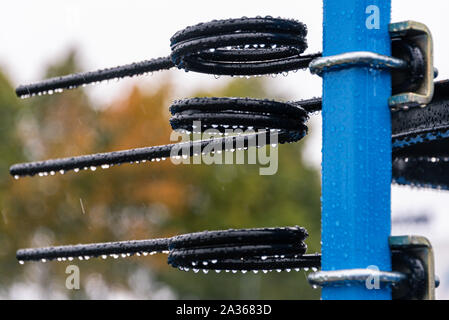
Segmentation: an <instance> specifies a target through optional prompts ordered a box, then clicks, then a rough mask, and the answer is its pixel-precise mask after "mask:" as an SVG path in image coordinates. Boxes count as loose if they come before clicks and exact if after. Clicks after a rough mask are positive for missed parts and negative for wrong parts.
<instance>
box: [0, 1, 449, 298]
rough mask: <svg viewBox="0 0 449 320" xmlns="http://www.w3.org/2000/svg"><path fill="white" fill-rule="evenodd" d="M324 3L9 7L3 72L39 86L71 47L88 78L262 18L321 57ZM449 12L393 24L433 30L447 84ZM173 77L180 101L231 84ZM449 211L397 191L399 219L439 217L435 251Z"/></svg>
mask: <svg viewBox="0 0 449 320" xmlns="http://www.w3.org/2000/svg"><path fill="white" fill-rule="evenodd" d="M321 3H322V2H321V1H318V0H308V1H306V0H303V1H299V0H296V1H287V0H276V1H273V0H258V1H242V0H239V1H237V0H227V1H210V0H209V1H205V0H200V1H198V0H191V1H175V0H172V1H148V0H145V1H138V0H127V1H113V0H95V1H89V0H76V1H73V0H65V1H58V0H39V1H33V0H14V1H4V3H2V6H1V10H0V66H1V67H2V69H3V70H6V72H7V73H8V74H9V76H10V77H11V78H12V80H13V81H14V84H15V85H18V84H25V83H29V82H33V81H37V80H39V79H41V78H42V74H43V71H44V70H45V69H46V66H47V65H48V64H50V63H52V61H54V60H57V59H59V58H61V57H62V56H64V55H65V54H66V53H67V51H68V50H69V49H70V48H71V47H76V48H77V49H78V51H79V53H80V60H81V62H82V66H83V68H84V70H86V71H87V70H94V69H97V68H103V67H112V66H116V65H120V64H126V63H130V62H135V61H140V60H145V59H149V58H154V57H159V56H166V55H168V54H169V52H170V48H169V38H170V37H171V35H173V34H174V33H175V32H176V31H178V30H180V29H183V28H184V27H186V26H188V25H192V24H196V23H198V22H206V21H209V20H212V19H221V18H230V17H241V16H248V17H251V16H256V15H261V16H265V15H271V16H275V17H277V16H281V17H285V18H295V19H298V20H300V21H302V22H304V23H305V24H307V26H308V28H309V36H308V42H309V50H308V52H316V51H321V38H322V36H321V33H322V27H321V23H322V4H321ZM448 12H449V1H446V0H430V1H423V0H394V1H393V10H392V21H402V20H409V19H411V20H417V21H420V22H423V23H425V24H427V25H428V26H429V28H430V29H431V30H432V33H433V37H434V46H435V65H436V67H437V68H438V69H439V71H440V76H439V79H448V78H449V59H448V57H449V42H448V41H447V34H448V32H449V20H448V19H447V14H448ZM170 73H171V75H172V78H173V79H174V80H175V85H176V87H177V89H178V92H177V94H178V95H179V97H182V96H183V95H185V94H186V93H188V92H189V91H190V90H191V89H193V88H199V87H203V88H204V87H205V86H206V87H209V86H214V85H219V84H222V83H223V81H226V78H223V77H222V78H220V79H219V80H216V79H214V77H213V76H209V75H201V74H196V73H193V72H189V73H187V74H186V73H184V72H183V71H179V70H173V71H170ZM160 76H161V75H160V74H157V75H154V76H152V77H148V78H142V77H141V78H137V79H129V80H124V81H121V82H120V83H118V84H105V85H100V86H97V87H95V88H89V90H90V95H91V97H92V99H97V100H99V101H101V102H103V103H108V102H109V101H111V100H113V99H114V97H115V96H117V95H119V94H120V91H121V90H123V89H124V88H126V87H129V86H130V85H132V84H134V83H136V81H139V82H140V83H144V84H145V85H146V86H151V84H154V83H155V82H156V81H157V79H158V77H160ZM270 81H271V83H272V85H273V91H274V92H278V93H284V94H286V95H288V96H290V97H291V98H292V99H301V98H307V97H314V96H320V95H321V79H320V78H318V77H316V76H312V75H311V74H310V73H309V72H298V73H296V74H292V75H289V76H288V77H282V76H281V77H278V78H276V79H273V80H270ZM320 121H321V119H320V117H319V116H317V117H315V119H313V120H312V122H313V124H314V126H312V130H311V131H312V133H311V135H312V139H310V142H309V145H308V148H307V153H306V155H307V157H308V159H311V160H310V162H311V163H312V164H313V165H316V166H319V165H320V160H321V159H320V158H321V153H320V152H321V144H320V140H321V132H320ZM448 204H449V192H438V191H422V190H411V189H409V188H404V187H395V186H393V191H392V209H393V213H394V215H401V214H407V213H408V212H414V213H416V212H419V211H421V210H423V211H432V212H434V213H435V214H436V215H435V219H434V221H433V222H432V225H434V226H435V228H432V230H431V232H428V233H429V234H428V236H429V237H430V239H431V240H432V241H433V242H434V244H436V246H437V247H438V243H441V244H443V243H446V246H447V244H449V237H448V235H447V231H446V230H447V229H448V226H449V212H446V211H447V208H448ZM394 231H395V230H394ZM401 231H402V230H401ZM418 232H419V230H418ZM423 232H424V230H423ZM435 242H437V243H435ZM441 248H442V249H441V250H440V252H441V254H442V255H444V252H446V250H444V249H443V248H445V246H442V247H441ZM443 250H444V252H443ZM437 259H438V248H437ZM445 261H446V262H445V264H446V265H445V267H444V268H445V272H446V273H448V274H449V262H448V261H449V256H446V258H445ZM442 289H443V288H442ZM446 292H447V289H446ZM448 294H449V293H448Z"/></svg>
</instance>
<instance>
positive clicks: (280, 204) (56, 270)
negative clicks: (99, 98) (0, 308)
mask: <svg viewBox="0 0 449 320" xmlns="http://www.w3.org/2000/svg"><path fill="white" fill-rule="evenodd" d="M75 71H78V68H77V64H76V56H75V54H74V53H71V54H70V55H69V56H68V58H67V59H65V60H64V61H62V62H61V63H59V64H57V65H54V66H52V67H50V68H49V71H48V74H47V76H55V75H59V74H67V73H71V72H75ZM151 85H152V86H154V84H153V83H152V84H151ZM265 85H266V80H261V79H251V80H246V79H237V80H232V81H229V82H226V83H225V85H224V87H223V88H222V89H220V90H217V91H214V92H197V93H196V94H195V95H194V96H210V95H215V96H251V97H269V93H268V92H267V90H266V88H265ZM172 100H173V93H172V87H171V84H170V81H169V80H168V79H166V78H165V79H164V78H163V79H162V81H161V83H160V84H159V85H158V87H157V89H156V90H155V89H154V87H153V88H151V90H150V89H149V88H148V89H147V88H145V87H134V88H133V89H132V90H131V91H130V92H127V93H124V95H123V97H122V98H121V99H119V100H118V101H116V102H115V103H113V104H112V105H111V106H110V107H109V108H106V109H102V108H100V107H99V106H98V105H95V104H93V103H92V102H90V101H89V99H88V98H87V96H86V95H85V94H84V92H83V90H82V89H79V90H71V91H67V92H64V93H63V94H57V95H51V96H42V97H35V98H32V99H28V100H24V101H20V100H18V99H16V98H15V97H14V94H13V88H12V87H11V85H10V84H8V82H7V80H6V79H5V78H4V77H3V76H0V108H1V109H0V116H1V118H0V124H1V125H2V127H1V128H0V130H1V131H0V132H1V135H2V140H3V141H4V144H3V145H1V146H0V148H1V149H0V150H1V151H3V152H2V157H1V158H0V169H1V172H0V188H1V189H0V201H1V210H2V216H3V219H2V221H1V224H0V238H3V239H2V240H4V241H2V243H6V245H4V246H3V247H2V248H1V249H0V270H1V271H0V297H1V296H4V297H17V296H19V297H40V298H45V297H47V298H58V297H69V298H126V297H134V298H173V297H178V298H203V299H204V298H209V299H213V298H223V299H229V298H253V299H258V298H263V299H270V298H272V299H305V298H318V297H319V292H318V291H317V290H313V289H311V288H310V286H308V285H307V284H306V280H305V274H304V272H302V271H301V272H299V273H296V272H293V273H286V272H282V273H276V272H273V273H270V274H257V275H255V274H252V273H251V274H245V275H242V274H226V273H220V274H215V273H212V272H211V273H208V274H194V273H193V272H188V273H185V272H180V271H178V270H175V269H173V268H171V267H169V266H168V265H167V264H166V256H165V255H157V256H152V257H145V258H144V257H141V258H137V257H132V258H127V259H119V260H114V259H109V258H108V259H107V260H106V261H103V260H100V259H93V260H89V261H87V262H86V261H76V262H72V263H76V264H77V265H78V266H79V267H80V270H81V278H82V285H81V290H79V291H68V290H67V289H65V286H64V285H65V277H66V274H65V272H64V271H65V267H66V266H67V265H68V264H69V263H57V262H52V263H47V264H41V263H27V264H25V265H24V266H21V265H19V264H18V263H17V261H16V260H15V258H14V254H15V251H16V250H17V249H18V248H23V247H37V246H47V245H64V244H73V243H90V242H98V241H119V240H128V239H145V238H155V237H166V236H167V237H168V236H173V235H176V234H180V233H185V232H195V231H201V230H207V229H208V230H216V229H227V228H246V227H264V226H287V225H301V226H304V227H306V228H307V229H308V231H309V233H310V234H311V235H312V236H311V237H310V239H309V240H308V241H307V242H308V245H309V252H317V251H319V250H320V245H319V243H320V236H319V235H320V226H319V221H320V202H319V195H320V182H319V175H318V173H317V172H316V170H314V169H311V168H308V167H306V166H305V165H304V164H303V163H302V161H301V153H302V146H303V142H300V143H296V144H291V145H282V146H280V147H279V169H278V172H277V173H276V174H275V175H273V176H260V175H259V166H257V165H210V166H207V165H174V164H172V163H171V162H170V161H163V162H160V163H145V164H139V165H122V166H119V167H114V168H112V169H109V170H103V169H98V170H97V171H96V172H95V173H92V172H85V171H83V172H80V173H78V174H75V173H73V172H69V173H66V174H65V175H60V174H57V175H56V176H54V177H42V178H40V177H35V178H23V179H20V180H19V181H13V180H12V179H11V178H10V177H8V176H7V168H8V166H9V165H11V164H13V163H15V162H19V161H31V160H40V159H47V158H53V157H65V156H71V155H79V154H87V153H94V152H106V151H112V150H120V149H127V148H133V147H143V146H151V145H158V144H165V143H169V142H170V141H169V137H170V133H171V128H170V126H169V124H168V119H169V112H168V106H169V105H170V102H171V101H172ZM99 110H100V111H99Z"/></svg>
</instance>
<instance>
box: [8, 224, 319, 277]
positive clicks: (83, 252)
mask: <svg viewBox="0 0 449 320" xmlns="http://www.w3.org/2000/svg"><path fill="white" fill-rule="evenodd" d="M306 238H307V231H306V230H305V229H304V228H301V227H284V228H258V229H239V230H234V229H230V230H220V231H204V232H197V233H191V234H185V235H180V236H175V237H172V238H163V239H152V240H136V241H122V242H106V243H94V244H85V245H74V246H59V247H47V248H38V249H22V250H18V251H17V254H16V257H17V259H18V260H20V261H41V260H45V261H47V260H48V261H50V260H55V259H58V260H60V261H61V259H64V260H65V259H72V258H73V259H74V258H81V259H88V258H91V257H100V256H116V257H117V256H119V255H123V256H124V257H127V256H129V255H134V254H139V255H141V254H148V253H156V252H165V251H167V252H169V255H168V263H169V264H170V265H172V266H173V267H175V268H180V267H181V268H191V267H195V266H197V267H195V268H197V269H214V270H227V269H232V270H271V269H286V268H310V267H319V264H320V255H319V254H315V255H305V252H306V249H307V246H306V244H305V243H304V240H305V239H306Z"/></svg>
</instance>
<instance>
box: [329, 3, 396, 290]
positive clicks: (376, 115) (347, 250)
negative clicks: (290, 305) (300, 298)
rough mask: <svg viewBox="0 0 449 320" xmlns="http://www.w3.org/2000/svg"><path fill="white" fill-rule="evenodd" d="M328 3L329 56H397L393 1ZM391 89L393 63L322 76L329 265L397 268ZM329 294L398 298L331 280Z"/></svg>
mask: <svg viewBox="0 0 449 320" xmlns="http://www.w3.org/2000/svg"><path fill="white" fill-rule="evenodd" d="M323 2H324V20H323V22H324V23H323V33H324V36H323V38H324V39H323V53H324V56H330V55H335V54H340V53H344V52H351V51H372V52H376V53H379V54H384V55H391V52H390V38H389V34H388V24H389V23H390V11H391V1H390V0H383V1H382V0H368V1H366V0H338V1H337V0H324V1H323ZM373 6H375V7H373ZM376 7H377V8H378V9H379V11H378V17H379V23H378V24H377V25H376V23H377V21H376V20H373V19H376V18H377V16H376V13H377V10H376ZM377 26H378V29H377V28H376V27H377ZM390 95H391V79H390V72H389V71H388V70H371V69H370V68H369V67H352V68H349V69H344V70H338V71H329V72H326V73H325V74H324V75H323V113H322V114H323V162H322V174H323V178H322V254H323V256H322V269H323V270H339V269H352V268H367V267H368V266H371V265H374V266H377V267H378V268H379V269H380V270H383V271H389V270H391V261H390V250H389V247H388V236H389V235H390V229H391V224H390V188H391V120H390V111H389V108H388V98H389V97H390ZM322 298H323V299H391V292H390V289H388V288H387V289H372V290H368V289H367V288H365V287H364V286H358V287H328V288H323V290H322Z"/></svg>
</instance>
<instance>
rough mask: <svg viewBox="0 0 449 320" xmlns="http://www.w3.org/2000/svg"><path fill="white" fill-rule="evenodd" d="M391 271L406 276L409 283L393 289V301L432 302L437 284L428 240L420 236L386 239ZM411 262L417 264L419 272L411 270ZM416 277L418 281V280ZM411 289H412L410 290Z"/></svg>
mask: <svg viewBox="0 0 449 320" xmlns="http://www.w3.org/2000/svg"><path fill="white" fill-rule="evenodd" d="M388 242H389V245H390V249H391V253H392V263H393V270H395V271H397V272H401V273H404V274H407V275H408V279H409V280H410V281H409V283H411V282H413V284H412V285H403V286H398V287H395V288H393V290H392V294H393V299H409V300H434V299H435V288H436V287H437V286H438V284H439V282H438V280H436V277H435V265H434V256H433V249H432V245H431V244H430V242H429V240H428V239H427V238H425V237H421V236H410V235H408V236H391V237H389V239H388ZM411 260H414V261H415V263H416V262H417V263H418V264H419V269H420V271H423V273H424V274H422V275H419V276H418V275H417V273H420V272H419V271H418V272H416V271H415V272H414V270H411V269H412V268H413V267H411V264H410V262H411ZM418 277H419V278H420V279H418ZM412 287H413V288H412Z"/></svg>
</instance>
